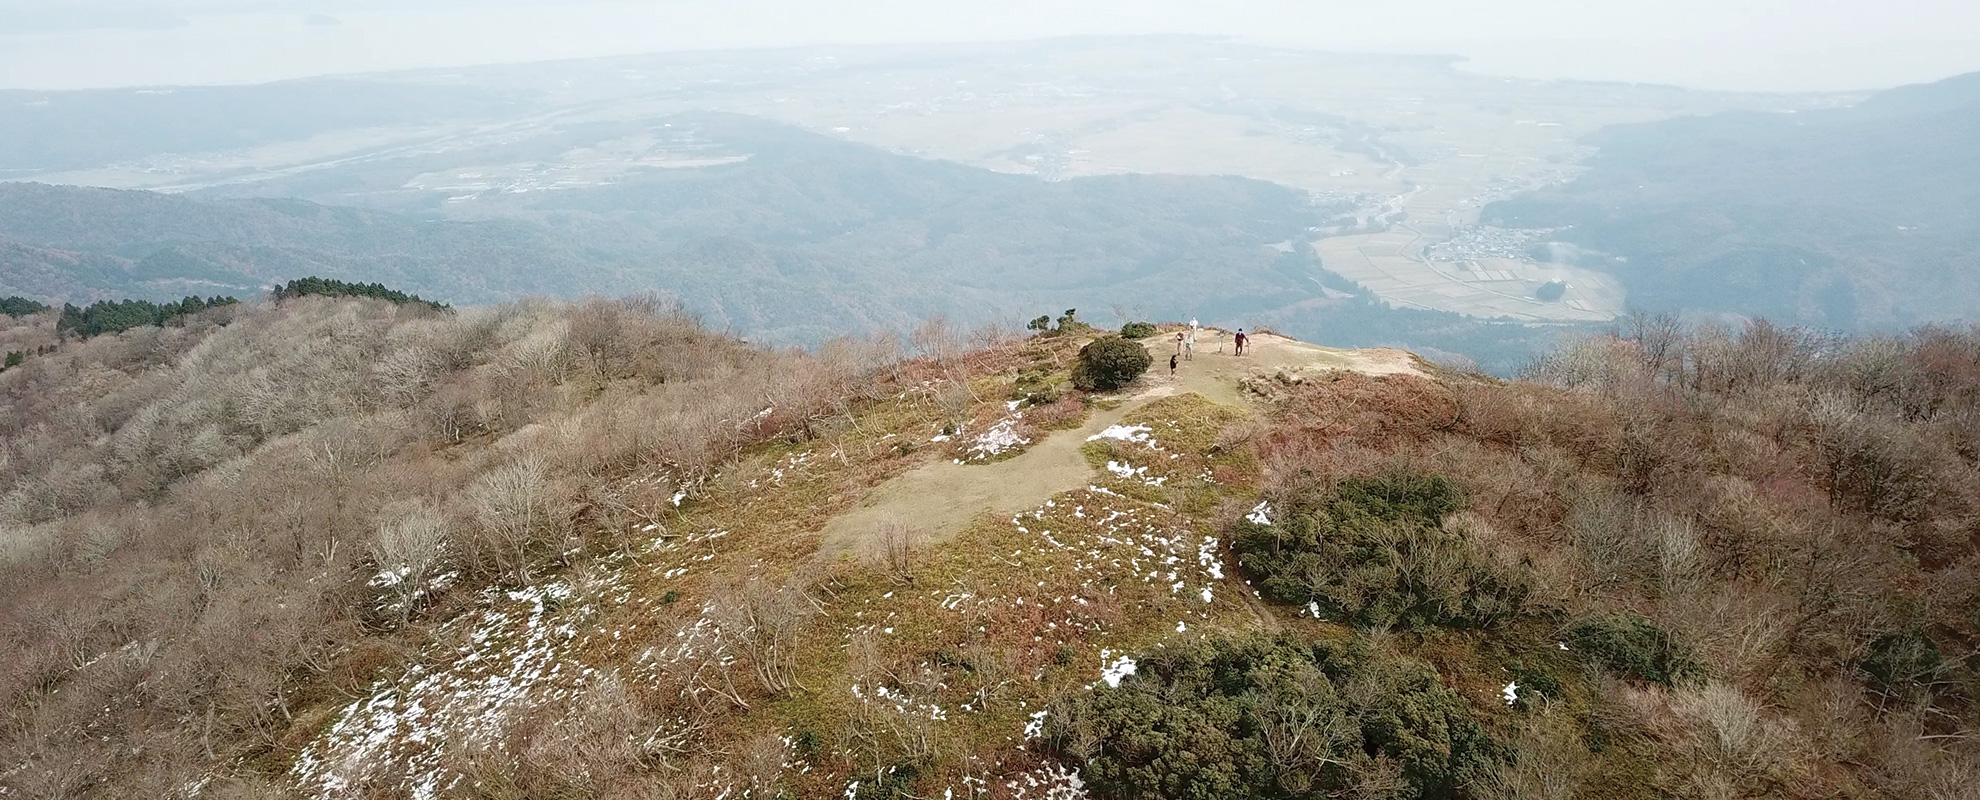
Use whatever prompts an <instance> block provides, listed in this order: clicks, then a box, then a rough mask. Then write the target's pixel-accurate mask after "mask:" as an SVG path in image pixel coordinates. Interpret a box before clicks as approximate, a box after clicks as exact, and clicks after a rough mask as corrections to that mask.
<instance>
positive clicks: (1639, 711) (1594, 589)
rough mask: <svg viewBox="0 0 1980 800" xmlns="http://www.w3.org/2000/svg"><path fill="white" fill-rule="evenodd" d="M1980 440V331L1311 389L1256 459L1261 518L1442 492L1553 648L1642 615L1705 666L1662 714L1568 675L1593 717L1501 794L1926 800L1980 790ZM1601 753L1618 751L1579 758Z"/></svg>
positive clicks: (1575, 357)
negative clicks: (1294, 505) (1523, 567)
mask: <svg viewBox="0 0 1980 800" xmlns="http://www.w3.org/2000/svg"><path fill="white" fill-rule="evenodd" d="M1447 391H1448V392H1449V393H1451V394H1454V395H1455V397H1454V399H1452V400H1450V401H1449V403H1448V404H1447V403H1446V400H1445V396H1446V392H1447ZM1976 423H1980V329H1968V330H1950V329H1926V330H1920V331H1916V332H1913V333H1910V334H1907V335H1903V336H1890V337H1876V338H1867V339H1860V340H1850V339H1843V338H1839V337H1835V336H1831V335H1825V334H1816V333H1811V332H1806V331H1800V330H1794V329H1789V328H1782V327H1778V326H1773V325H1769V324H1766V323H1764V322H1756V323H1752V324H1749V325H1745V326H1742V327H1737V328H1728V327H1705V328H1701V329H1689V328H1687V327H1686V326H1684V325H1681V324H1679V323H1678V322H1677V321H1676V320H1675V319H1672V318H1669V317H1636V318H1632V319H1628V320H1625V321H1624V322H1623V323H1622V324H1621V325H1619V326H1618V329H1617V330H1616V331H1615V332H1614V333H1613V334H1611V335H1604V336H1595V337H1589V338H1587V339H1584V340H1580V341H1577V342H1573V343H1570V344H1568V345H1565V346H1563V347H1562V348H1561V349H1560V350H1559V351H1558V352H1556V353H1554V354H1553V355H1551V356H1549V357H1547V358H1545V359H1542V360H1541V361H1539V362H1538V363H1536V364H1535V365H1534V366H1533V367H1532V368H1531V369H1530V370H1529V372H1528V374H1527V376H1526V380H1523V381H1517V382H1510V383H1498V382H1488V381H1455V382H1452V383H1449V384H1447V386H1439V385H1436V384H1432V383H1430V382H1425V381H1418V380H1415V379H1409V378H1382V379H1377V378H1361V377H1343V378H1340V379H1338V380H1334V381H1328V382H1318V383H1314V384H1310V385H1308V386H1304V387H1301V388H1300V389H1299V390H1298V391H1297V392H1295V395H1294V396H1293V397H1292V398H1290V399H1289V400H1288V404H1287V406H1286V407H1285V409H1283V411H1282V416H1281V418H1280V419H1279V420H1277V422H1276V423H1275V428H1274V430H1273V432H1272V433H1270V434H1268V435H1266V436H1264V437H1262V439H1261V441H1260V448H1261V456H1262V460H1263V462H1264V466H1265V468H1266V472H1267V475H1266V478H1267V487H1266V490H1267V491H1266V494H1267V497H1292V496H1300V495H1303V494H1311V493H1313V492H1315V491H1325V490H1326V488H1327V487H1330V486H1334V485H1338V484H1339V482H1340V481H1342V480H1343V479H1347V478H1354V477H1367V476H1374V475H1380V474H1383V473H1384V472H1386V471H1390V470H1393V469H1395V468H1396V467H1397V466H1398V465H1402V466H1406V467H1408V468H1409V469H1412V470H1418V471H1423V472H1430V473H1435V474H1438V475H1443V476H1446V477H1449V478H1450V479H1452V480H1454V481H1456V482H1457V483H1458V484H1459V485H1460V486H1461V487H1462V489H1463V490H1464V496H1465V498H1466V507H1465V511H1464V513H1463V515H1462V516H1461V520H1462V522H1463V525H1464V526H1465V527H1466V528H1468V529H1470V530H1472V531H1473V532H1474V533H1473V535H1474V536H1475V537H1479V538H1483V539H1485V540H1487V541H1489V542H1490V543H1491V547H1492V548H1494V549H1496V550H1503V551H1505V552H1504V554H1503V555H1504V556H1506V557H1509V558H1512V559H1516V560H1517V561H1519V562H1521V563H1524V564H1528V565H1531V567H1532V569H1533V572H1534V578H1535V581H1536V586H1535V591H1534V593H1533V594H1532V596H1531V600H1532V601H1534V602H1535V604H1536V606H1537V607H1536V608H1535V611H1536V612H1537V613H1541V614H1543V615H1552V617H1553V618H1554V619H1556V620H1560V625H1561V626H1562V628H1561V634H1557V635H1565V634H1568V633H1570V632H1571V630H1570V629H1571V628H1572V626H1575V625H1579V624H1581V622H1582V621H1585V620H1588V619H1591V618H1595V616H1591V615H1598V616H1599V615H1615V614H1625V615H1629V616H1628V617H1627V618H1628V619H1633V620H1639V622H1637V623H1632V624H1634V625H1637V626H1639V627H1640V629H1641V630H1642V631H1644V632H1646V633H1648V634H1654V636H1653V638H1654V639H1655V640H1656V641H1667V642H1669V643H1670V647H1673V648H1677V650H1674V652H1683V653H1687V654H1690V656H1691V657H1694V658H1695V659H1696V660H1697V661H1698V662H1699V663H1698V669H1697V670H1695V671H1692V672H1690V673H1689V677H1683V676H1679V677H1676V678H1672V677H1670V676H1668V675H1664V676H1661V678H1660V679H1661V680H1671V681H1673V682H1674V683H1676V686H1675V687H1674V688H1669V689H1665V688H1659V687H1648V686H1645V685H1644V683H1645V681H1646V680H1647V679H1645V678H1643V677H1641V676H1640V675H1635V676H1633V675H1632V674H1625V673H1626V672H1628V671H1627V670H1618V668H1616V667H1614V666H1608V665H1603V664H1599V663H1598V664H1594V665H1592V666H1589V667H1588V668H1589V669H1593V670H1595V671H1596V672H1597V673H1598V674H1597V675H1595V676H1594V677H1588V676H1576V675H1565V676H1562V677H1561V678H1560V679H1562V680H1576V681H1585V682H1586V685H1587V686H1589V687H1590V688H1589V691H1591V692H1593V693H1595V695H1596V697H1595V699H1594V701H1593V702H1592V703H1591V708H1590V709H1589V710H1588V711H1586V712H1581V713H1580V714H1578V715H1576V716H1571V717H1570V718H1568V719H1567V720H1566V721H1565V722H1558V721H1557V722H1554V723H1548V724H1558V725H1566V726H1567V727H1568V732H1567V733H1562V732H1560V731H1553V732H1547V731H1540V730H1536V731H1531V732H1529V733H1527V734H1522V738H1521V740H1520V741H1521V742H1522V744H1521V755H1520V756H1519V758H1518V759H1516V760H1515V761H1514V762H1513V763H1512V764H1511V765H1510V766H1509V768H1508V770H1507V772H1506V774H1505V775H1503V776H1502V777H1503V779H1504V781H1505V783H1506V785H1507V786H1508V787H1511V788H1509V789H1508V791H1512V792H1514V793H1515V794H1517V795H1520V796H1565V795H1569V794H1573V793H1574V792H1575V790H1574V789H1573V784H1574V783H1575V782H1576V781H1580V782H1581V783H1582V785H1583V786H1603V785H1607V786H1621V785H1639V784H1641V783H1643V782H1644V781H1651V782H1653V783H1654V784H1655V785H1657V786H1659V787H1661V788H1660V790H1661V791H1666V792H1671V793H1675V794H1677V795H1682V796H1719V797H1753V796H1784V797H1814V796H1830V795H1847V794H1852V793H1858V792H1861V791H1863V788H1864V787H1866V786H1867V787H1875V791H1876V792H1883V793H1888V794H1889V795H1890V796H1916V797H1929V796H1957V792H1955V793H1954V794H1943V793H1942V792H1943V791H1944V790H1942V789H1941V788H1940V787H1945V786H1949V785H1951V784H1952V783H1953V782H1956V781H1957V780H1959V779H1960V777H1959V776H1965V775H1969V774H1971V770H1972V767H1971V765H1973V764H1976V763H1980V736H1976V735H1975V733H1974V731H1976V730H1980V696H1976V690H1980V669H1976V667H1977V666H1980V661H1976V660H1975V657H1974V654H1975V653H1976V652H1980V630H1976V626H1977V625H1980V613H1975V609H1980V554H1976V551H1975V542H1976V541H1980V540H1976V539H1975V534H1974V532H1975V531H1980V448H1976V447H1975V442H1976V439H1975V438H1974V432H1975V430H1976V428H1975V425H1976ZM1601 618H1603V619H1621V618H1624V617H1601ZM1570 638H1571V637H1570ZM1618 641H1620V640H1618ZM1536 644H1538V645H1540V646H1544V647H1550V648H1551V647H1553V646H1554V640H1553V639H1541V640H1539V641H1538V642H1536ZM1617 663H1621V662H1617ZM1524 685H1525V684H1522V686H1524ZM1582 733H1586V734H1587V735H1599V736H1600V737H1604V738H1605V741H1608V742H1610V743H1611V744H1612V745H1613V747H1611V748H1610V749H1609V750H1606V751H1602V752H1596V751H1590V750H1586V749H1576V746H1574V745H1573V744H1572V743H1570V744H1569V745H1566V746H1565V747H1566V749H1563V747H1564V745H1562V744H1561V742H1562V741H1563V739H1562V737H1563V736H1570V737H1572V736H1578V735H1581V734H1582ZM1605 753H1606V755H1605ZM1646 770H1647V771H1646ZM1570 778H1573V780H1570ZM1582 779H1585V780H1582ZM1585 791H1586V790H1584V793H1583V795H1582V796H1585Z"/></svg>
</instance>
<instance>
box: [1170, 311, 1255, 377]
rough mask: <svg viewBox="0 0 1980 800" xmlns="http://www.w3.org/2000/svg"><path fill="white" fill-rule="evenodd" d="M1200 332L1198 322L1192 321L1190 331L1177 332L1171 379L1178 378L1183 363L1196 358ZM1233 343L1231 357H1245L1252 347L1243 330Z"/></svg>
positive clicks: (1233, 339)
mask: <svg viewBox="0 0 1980 800" xmlns="http://www.w3.org/2000/svg"><path fill="white" fill-rule="evenodd" d="M1198 330H1200V327H1199V326H1198V325H1197V324H1196V320H1194V319H1192V320H1190V321H1189V330H1187V331H1176V352H1174V353H1172V354H1170V355H1169V377H1171V378H1173V377H1175V376H1176V368H1177V367H1178V366H1181V365H1182V362H1184V361H1189V360H1193V359H1195V358H1196V332H1197V331H1198ZM1231 342H1232V348H1231V355H1236V356H1241V355H1244V354H1245V351H1246V350H1248V349H1250V347H1251V340H1250V339H1249V338H1247V337H1246V336H1245V335H1244V329H1243V328H1239V329H1237V333H1236V334H1235V335H1234V336H1232V338H1231ZM1220 351H1221V348H1220Z"/></svg>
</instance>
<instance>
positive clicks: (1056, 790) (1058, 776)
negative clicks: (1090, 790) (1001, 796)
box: [1005, 764, 1086, 800]
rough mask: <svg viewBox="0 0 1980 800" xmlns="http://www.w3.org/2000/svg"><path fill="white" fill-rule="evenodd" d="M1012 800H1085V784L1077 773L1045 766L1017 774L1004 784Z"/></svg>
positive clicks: (1049, 765)
mask: <svg viewBox="0 0 1980 800" xmlns="http://www.w3.org/2000/svg"><path fill="white" fill-rule="evenodd" d="M1005 787H1006V788H1008V789H1010V792H1011V794H1010V797H1011V798H1012V800H1085V798H1086V784H1085V783H1084V782H1083V781H1081V780H1080V779H1079V773H1078V772H1076V771H1074V770H1073V769H1071V768H1069V767H1066V766H1063V765H1060V764H1046V765H1045V766H1043V767H1039V768H1038V769H1035V770H1032V771H1030V772H1023V773H1019V774H1018V775H1016V776H1014V777H1012V778H1011V779H1010V781H1008V782H1007V783H1005Z"/></svg>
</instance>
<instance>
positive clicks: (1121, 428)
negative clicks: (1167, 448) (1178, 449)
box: [1086, 425, 1162, 450]
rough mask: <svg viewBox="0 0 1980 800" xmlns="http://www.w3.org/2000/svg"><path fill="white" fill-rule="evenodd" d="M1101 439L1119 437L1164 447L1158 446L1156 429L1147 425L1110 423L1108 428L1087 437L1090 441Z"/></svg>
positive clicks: (1155, 447)
mask: <svg viewBox="0 0 1980 800" xmlns="http://www.w3.org/2000/svg"><path fill="white" fill-rule="evenodd" d="M1101 439H1118V440H1120V441H1123V442H1134V443H1135V444H1145V445H1148V446H1149V448H1151V449H1154V450H1160V449H1162V448H1160V447H1158V446H1156V444H1155V434H1154V430H1153V429H1151V428H1149V427H1148V426H1147V425H1109V426H1107V429H1106V430H1103V431H1101V432H1099V433H1096V434H1093V435H1092V436H1088V437H1086V440H1087V441H1089V442H1093V441H1099V440H1101Z"/></svg>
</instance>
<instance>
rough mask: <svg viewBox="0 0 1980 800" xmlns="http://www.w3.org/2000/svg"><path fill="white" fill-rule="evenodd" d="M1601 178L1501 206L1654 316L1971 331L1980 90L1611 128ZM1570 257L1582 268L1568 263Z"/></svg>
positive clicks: (1961, 81)
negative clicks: (1952, 324) (1958, 326)
mask: <svg viewBox="0 0 1980 800" xmlns="http://www.w3.org/2000/svg"><path fill="white" fill-rule="evenodd" d="M1589 143H1590V144H1594V145H1596V146H1597V147H1599V148H1600V151H1599V153H1598V154H1597V155H1596V156H1595V157H1594V159H1593V160H1592V161H1591V162H1590V164H1589V166H1590V168H1589V171H1588V172H1587V173H1586V174H1584V175H1582V176H1581V177H1580V178H1579V179H1577V180H1575V181H1574V182H1573V183H1570V184H1567V185H1566V186H1562V187H1558V188H1554V189H1547V190H1542V191H1539V192H1535V193H1532V194H1529V195H1525V196H1522V197H1519V198H1515V199H1513V200H1508V201H1504V202H1501V203H1497V204H1495V205H1493V206H1491V207H1489V208H1488V209H1487V211H1486V214H1485V217H1486V219H1487V221H1488V222H1490V223H1492V224H1499V225H1506V226H1510V227H1534V228H1553V227H1561V226H1571V227H1570V229H1569V230H1566V231H1562V232H1560V233H1558V234H1557V236H1559V237H1561V238H1562V239H1563V240H1565V241H1567V242H1571V243H1573V244H1574V245H1577V246H1579V247H1581V248H1586V249H1588V250H1592V251H1594V252H1593V253H1588V254H1582V256H1581V257H1582V258H1584V259H1585V260H1586V262H1587V263H1589V264H1591V265H1595V266H1601V267H1603V268H1605V269H1609V270H1611V271H1613V272H1615V273H1616V274H1618V275H1620V276H1622V278H1623V280H1624V282H1625V283H1626V284H1627V285H1628V286H1629V290H1630V300H1631V303H1632V304H1634V305H1636V306H1637V307H1640V308H1647V309H1658V310H1674V309H1679V308H1684V309H1695V310H1701V311H1714V312H1730V313H1737V314H1746V315H1752V316H1767V317H1771V318H1774V319H1780V320H1785V321H1794V322H1800V323H1803V324H1809V325H1817V326H1826V327H1830V328H1841V329H1854V328H1889V327H1892V326H1904V325H1913V324H1920V323H1923V322H1928V321H1934V320H1941V321H1943V320H1962V319H1965V320H1970V319H1972V318H1973V316H1974V312H1973V307H1974V304H1973V298H1975V297H1980V261H1976V260H1975V256H1974V252H1973V247H1972V242H1973V241H1974V240H1975V239H1976V238H1980V191H1977V190H1976V189H1975V188H1974V187H1975V186H1976V185H1980V75H1966V76H1962V77H1957V78H1951V79H1948V80H1945V81H1942V82H1939V83H1935V84H1929V85H1922V86H1911V87H1905V88H1901V89H1893V90H1891V91H1888V92H1885V93H1883V94H1880V95H1877V96H1874V97H1872V98H1870V99H1869V100H1867V101H1865V102H1863V103H1861V104H1859V105H1857V106H1855V107H1852V108H1844V109H1836V110H1826V111H1814V112H1804V113H1799V114H1755V113H1728V114H1719V115H1714V116H1707V117H1690V118H1679V119H1674V120H1669V121H1665V122H1658V123H1652V124H1647V125H1625V126H1617V127H1614V128H1609V129H1605V130H1603V131H1601V132H1600V133H1597V134H1595V135H1594V136H1592V137H1590V139H1589ZM1562 255H1571V254H1562Z"/></svg>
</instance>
